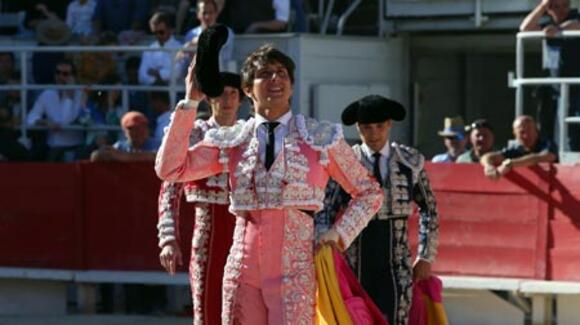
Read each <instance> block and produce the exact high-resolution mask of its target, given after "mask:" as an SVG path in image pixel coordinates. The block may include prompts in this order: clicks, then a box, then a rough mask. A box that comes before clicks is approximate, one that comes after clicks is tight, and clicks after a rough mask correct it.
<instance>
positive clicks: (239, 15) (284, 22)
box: [220, 0, 290, 34]
mask: <svg viewBox="0 0 580 325" xmlns="http://www.w3.org/2000/svg"><path fill="white" fill-rule="evenodd" d="M220 18H221V19H222V20H223V22H224V23H225V24H226V25H228V26H231V27H232V28H233V29H234V32H235V33H236V34H242V33H246V34H252V33H280V32H285V31H286V28H287V26H288V20H289V19H290V0H228V1H226V3H225V6H224V10H223V12H222V17H220Z"/></svg>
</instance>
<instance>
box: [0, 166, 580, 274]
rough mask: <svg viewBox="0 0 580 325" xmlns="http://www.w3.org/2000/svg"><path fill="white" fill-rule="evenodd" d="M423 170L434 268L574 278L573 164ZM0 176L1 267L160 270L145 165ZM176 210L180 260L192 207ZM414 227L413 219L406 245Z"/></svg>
mask: <svg viewBox="0 0 580 325" xmlns="http://www.w3.org/2000/svg"><path fill="white" fill-rule="evenodd" d="M426 168H427V172H428V174H429V176H430V178H431V183H432V185H433V188H434V190H435V193H436V197H437V201H438V207H439V212H440V219H441V223H440V227H441V231H440V239H439V256H438V258H437V262H436V264H435V265H434V269H435V271H436V272H438V273H444V274H457V275H478V276H498V277H518V278H535V279H555V280H575V281H580V274H579V273H580V272H577V270H578V269H580V249H579V247H580V215H579V214H580V201H579V200H578V198H580V173H578V171H580V167H572V166H559V165H556V166H547V165H546V166H541V167H534V168H522V169H517V170H515V171H512V172H511V173H510V174H508V175H507V177H505V178H504V179H502V180H500V181H491V180H488V179H486V178H485V177H483V175H482V170H481V167H480V166H478V165H451V164H427V166H426ZM0 177H1V178H0V179H2V182H0V266H14V267H36V268H59V269H94V270H161V268H160V266H159V262H158V259H157V256H158V253H159V248H158V247H157V233H156V232H157V230H156V222H157V195H158V190H159V185H160V182H159V180H158V179H157V178H156V176H155V174H154V172H153V169H152V165H151V164H147V163H143V164H140V163H139V164H120V163H102V164H90V163H77V164H44V163H43V164H0ZM182 215H185V216H187V217H184V218H182V219H181V227H180V230H181V236H182V239H183V240H182V244H183V245H182V249H183V253H184V254H185V255H186V256H184V262H186V261H187V260H188V258H189V245H190V242H191V233H192V223H193V207H192V206H191V205H188V204H182ZM416 228H417V220H416V216H415V217H413V218H412V220H411V221H410V238H411V240H412V242H413V243H415V242H416V238H417V235H416V233H417V232H416V231H417V230H416ZM181 270H183V271H185V270H187V263H185V265H183V266H182V268H181Z"/></svg>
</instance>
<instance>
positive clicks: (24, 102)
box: [0, 46, 196, 143]
mask: <svg viewBox="0 0 580 325" xmlns="http://www.w3.org/2000/svg"><path fill="white" fill-rule="evenodd" d="M195 50H196V49H195V48H194V47H189V48H167V47H160V48H154V47H150V46H0V52H15V53H19V54H20V84H13V85H0V90H20V101H21V107H22V109H21V110H20V111H21V112H20V113H21V116H20V118H21V123H20V131H21V140H22V142H23V143H26V142H28V138H27V130H30V129H47V127H45V126H29V125H27V124H26V119H27V115H28V110H27V108H28V98H27V96H26V92H27V91H29V90H47V89H59V90H83V89H90V90H120V91H121V92H122V95H121V105H122V107H123V109H124V110H128V108H129V91H132V90H135V91H168V92H169V94H170V105H171V106H174V105H175V103H176V102H177V100H176V96H177V93H178V92H182V91H183V90H184V89H183V84H182V83H178V81H177V78H176V75H175V64H176V59H175V55H174V56H173V61H172V66H173V68H172V69H171V70H170V77H169V85H167V86H144V85H102V84H74V85H57V84H29V81H28V69H29V68H28V57H27V55H28V54H29V53H32V52H61V53H70V52H72V53H76V52H144V51H164V52H172V53H177V52H179V51H185V52H194V51H195ZM62 129H63V130H68V129H74V130H77V129H79V130H104V131H107V130H118V129H119V127H118V126H115V127H111V126H107V125H92V126H83V125H68V126H62Z"/></svg>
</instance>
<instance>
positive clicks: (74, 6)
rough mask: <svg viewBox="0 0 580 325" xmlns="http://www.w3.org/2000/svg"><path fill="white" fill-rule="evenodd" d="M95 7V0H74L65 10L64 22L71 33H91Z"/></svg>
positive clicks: (83, 34) (85, 34) (84, 34)
mask: <svg viewBox="0 0 580 325" xmlns="http://www.w3.org/2000/svg"><path fill="white" fill-rule="evenodd" d="M96 7H97V1H95V0H74V1H71V3H70V4H69V5H68V8H67V11H66V24H67V25H68V27H69V28H70V29H71V31H72V33H73V34H75V35H80V36H89V35H91V34H92V33H93V22H92V18H93V14H94V13H95V8H96Z"/></svg>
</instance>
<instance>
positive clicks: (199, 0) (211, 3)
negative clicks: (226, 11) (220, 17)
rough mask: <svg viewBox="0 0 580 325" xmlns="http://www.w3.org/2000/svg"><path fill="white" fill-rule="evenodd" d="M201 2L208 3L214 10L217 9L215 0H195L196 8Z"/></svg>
mask: <svg viewBox="0 0 580 325" xmlns="http://www.w3.org/2000/svg"><path fill="white" fill-rule="evenodd" d="M202 3H205V4H206V5H207V4H210V5H212V6H213V8H214V9H215V11H218V5H217V3H216V2H215V0H197V8H198V9H199V5H200V4H202Z"/></svg>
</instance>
